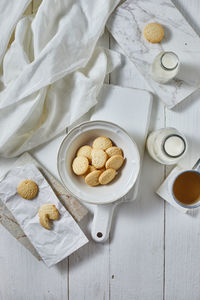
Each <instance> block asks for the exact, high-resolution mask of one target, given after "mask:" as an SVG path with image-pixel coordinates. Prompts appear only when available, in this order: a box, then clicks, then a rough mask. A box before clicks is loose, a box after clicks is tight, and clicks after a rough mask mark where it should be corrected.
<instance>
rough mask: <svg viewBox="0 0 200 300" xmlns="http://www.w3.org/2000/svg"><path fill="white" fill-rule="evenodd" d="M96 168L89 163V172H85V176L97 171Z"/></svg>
mask: <svg viewBox="0 0 200 300" xmlns="http://www.w3.org/2000/svg"><path fill="white" fill-rule="evenodd" d="M95 170H96V168H95V167H94V166H91V165H89V167H88V169H87V172H86V173H85V174H83V177H84V178H85V177H86V176H87V175H88V174H89V173H91V172H93V171H95Z"/></svg>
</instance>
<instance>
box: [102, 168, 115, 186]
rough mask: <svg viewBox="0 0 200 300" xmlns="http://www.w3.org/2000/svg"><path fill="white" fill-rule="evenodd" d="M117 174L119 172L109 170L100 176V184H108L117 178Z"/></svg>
mask: <svg viewBox="0 0 200 300" xmlns="http://www.w3.org/2000/svg"><path fill="white" fill-rule="evenodd" d="M116 174H117V172H116V170H115V169H107V170H106V171H104V172H103V173H101V175H100V176H99V183H100V184H108V183H109V182H111V181H112V180H113V179H114V178H115V176H116Z"/></svg>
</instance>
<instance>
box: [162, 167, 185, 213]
mask: <svg viewBox="0 0 200 300" xmlns="http://www.w3.org/2000/svg"><path fill="white" fill-rule="evenodd" d="M185 170H186V169H184V168H181V167H179V166H177V167H175V168H174V169H173V170H172V171H171V173H170V174H169V175H168V177H167V178H166V179H165V180H164V182H163V183H162V184H161V186H160V187H159V188H158V189H157V191H156V194H158V195H159V196H160V197H161V198H163V199H164V200H166V201H167V202H168V203H169V204H171V205H173V206H174V207H175V208H176V209H178V210H179V211H180V212H182V213H187V212H188V209H187V208H184V207H182V206H180V205H178V204H177V203H176V202H175V201H174V199H173V197H172V194H171V191H170V188H169V187H170V186H172V183H173V181H174V179H175V178H176V176H177V175H178V174H179V173H181V172H183V171H185Z"/></svg>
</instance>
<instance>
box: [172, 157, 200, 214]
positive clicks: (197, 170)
mask: <svg viewBox="0 0 200 300" xmlns="http://www.w3.org/2000/svg"><path fill="white" fill-rule="evenodd" d="M184 173H195V174H196V173H197V174H198V175H199V176H200V159H199V160H198V161H197V163H196V164H195V166H194V167H193V168H192V169H191V170H186V171H183V172H181V173H179V174H178V175H177V176H176V177H175V179H174V180H173V183H172V185H171V194H172V196H173V199H174V201H175V202H176V203H177V204H178V205H180V206H182V207H184V208H187V209H191V208H197V207H199V206H200V195H199V201H197V202H194V203H193V204H184V203H182V202H180V201H179V200H178V199H177V197H176V196H175V194H174V185H175V183H176V181H177V179H179V178H180V176H182V175H183V174H184ZM183 189H184V188H183Z"/></svg>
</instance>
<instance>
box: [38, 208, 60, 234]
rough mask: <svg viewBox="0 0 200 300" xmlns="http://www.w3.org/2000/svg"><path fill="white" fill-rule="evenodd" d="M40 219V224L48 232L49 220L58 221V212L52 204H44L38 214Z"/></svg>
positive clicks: (49, 227)
mask: <svg viewBox="0 0 200 300" xmlns="http://www.w3.org/2000/svg"><path fill="white" fill-rule="evenodd" d="M38 215H39V218H40V224H41V225H42V226H43V227H44V228H46V229H48V230H50V229H51V225H50V220H58V218H59V211H58V210H57V208H56V206H55V205H53V204H44V205H42V206H41V207H40V209H39V212H38Z"/></svg>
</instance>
